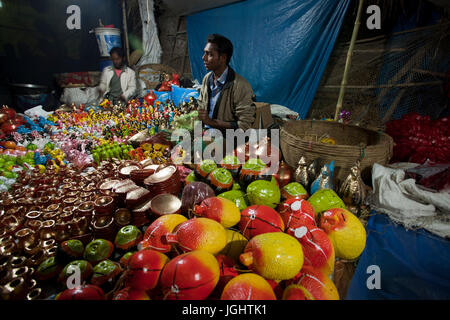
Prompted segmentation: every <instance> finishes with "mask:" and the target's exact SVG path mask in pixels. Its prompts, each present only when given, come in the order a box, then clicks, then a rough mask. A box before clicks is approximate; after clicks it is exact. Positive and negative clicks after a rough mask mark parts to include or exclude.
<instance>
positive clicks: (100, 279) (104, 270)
mask: <svg viewBox="0 0 450 320" xmlns="http://www.w3.org/2000/svg"><path fill="white" fill-rule="evenodd" d="M121 272H122V269H121V268H120V265H119V264H118V263H117V262H112V261H111V260H103V261H102V262H99V263H98V264H97V265H96V266H95V267H94V269H93V275H92V279H91V283H92V284H94V285H96V286H101V285H103V284H104V283H106V282H108V281H110V280H112V279H114V278H115V277H117V276H118V275H119V274H120V273H121Z"/></svg>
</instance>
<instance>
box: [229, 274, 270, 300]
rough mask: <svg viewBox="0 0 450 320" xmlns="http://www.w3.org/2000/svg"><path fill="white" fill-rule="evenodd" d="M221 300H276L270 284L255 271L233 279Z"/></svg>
mask: <svg viewBox="0 0 450 320" xmlns="http://www.w3.org/2000/svg"><path fill="white" fill-rule="evenodd" d="M220 299H221V300H276V296H275V293H274V292H273V289H272V287H271V286H270V284H269V283H268V282H267V281H266V280H265V279H264V278H263V277H261V276H259V275H257V274H254V273H244V274H240V275H238V276H237V277H234V278H233V279H231V280H230V281H229V282H228V283H227V285H226V286H225V288H224V289H223V292H222V296H221V298H220Z"/></svg>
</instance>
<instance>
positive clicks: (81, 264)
mask: <svg viewBox="0 0 450 320" xmlns="http://www.w3.org/2000/svg"><path fill="white" fill-rule="evenodd" d="M75 268H78V269H79V270H80V276H81V279H80V280H81V281H84V280H86V279H87V278H88V277H89V276H90V275H91V273H92V265H91V264H90V263H89V262H88V261H86V260H75V261H72V262H70V263H69V264H67V265H66V266H65V267H64V269H63V270H62V271H61V273H60V275H59V281H60V282H61V283H63V284H66V281H67V279H68V278H69V277H70V276H71V275H72V274H74V272H75Z"/></svg>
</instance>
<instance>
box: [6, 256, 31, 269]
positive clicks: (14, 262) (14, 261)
mask: <svg viewBox="0 0 450 320" xmlns="http://www.w3.org/2000/svg"><path fill="white" fill-rule="evenodd" d="M27 261H28V259H27V258H25V257H24V256H20V257H12V258H11V259H10V264H11V268H20V267H23V266H26V264H27Z"/></svg>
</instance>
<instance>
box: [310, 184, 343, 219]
mask: <svg viewBox="0 0 450 320" xmlns="http://www.w3.org/2000/svg"><path fill="white" fill-rule="evenodd" d="M308 202H309V203H310V204H311V205H312V206H313V208H314V210H315V211H316V213H317V214H319V213H322V212H324V211H327V210H328V209H331V208H345V204H344V201H342V199H341V198H339V196H338V195H337V194H336V192H334V191H333V190H331V189H321V190H318V191H316V192H315V193H314V194H313V195H312V196H311V197H309V198H308Z"/></svg>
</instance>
